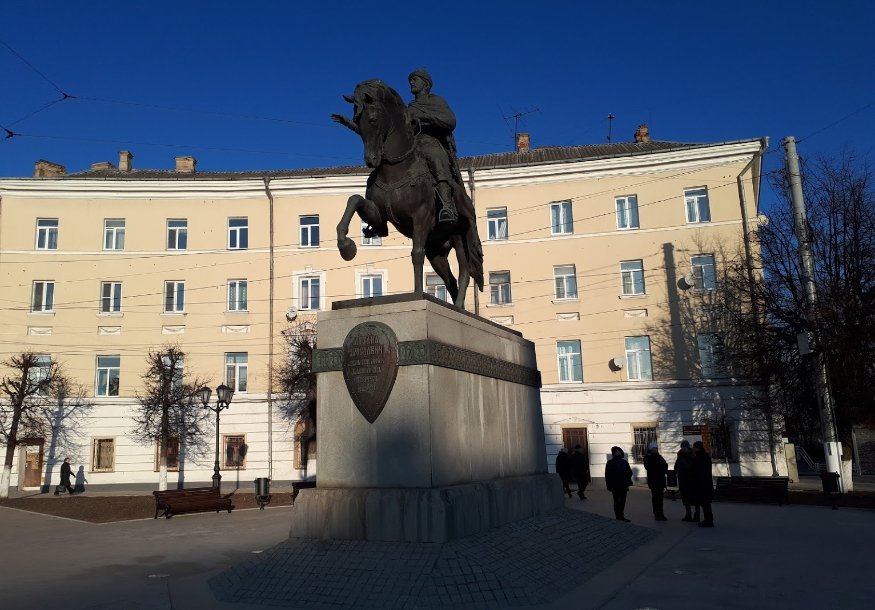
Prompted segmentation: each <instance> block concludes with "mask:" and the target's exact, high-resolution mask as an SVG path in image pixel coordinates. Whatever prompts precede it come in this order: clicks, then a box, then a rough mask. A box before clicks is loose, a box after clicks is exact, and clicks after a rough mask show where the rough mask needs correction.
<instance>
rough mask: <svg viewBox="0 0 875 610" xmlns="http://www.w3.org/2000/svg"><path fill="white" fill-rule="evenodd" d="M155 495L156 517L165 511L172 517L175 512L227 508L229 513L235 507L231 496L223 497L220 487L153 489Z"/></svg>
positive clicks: (168, 516)
mask: <svg viewBox="0 0 875 610" xmlns="http://www.w3.org/2000/svg"><path fill="white" fill-rule="evenodd" d="M152 495H154V496H155V518H156V519H157V518H158V513H160V512H161V511H162V510H163V511H164V516H165V517H166V518H167V519H170V517H172V516H173V515H175V514H180V513H193V512H202V511H208V510H215V511H216V512H219V511H220V510H227V511H228V512H229V513H230V512H231V511H232V510H233V509H234V506H233V505H232V504H231V498H226V497H225V498H223V497H222V495H221V493H220V492H219V490H218V488H215V487H192V488H190V489H168V490H166V491H153V492H152Z"/></svg>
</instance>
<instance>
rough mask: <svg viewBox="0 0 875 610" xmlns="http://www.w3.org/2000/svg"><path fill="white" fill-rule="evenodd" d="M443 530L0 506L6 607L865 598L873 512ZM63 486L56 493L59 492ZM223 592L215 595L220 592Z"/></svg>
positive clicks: (645, 509)
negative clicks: (112, 519) (110, 515)
mask: <svg viewBox="0 0 875 610" xmlns="http://www.w3.org/2000/svg"><path fill="white" fill-rule="evenodd" d="M587 495H588V496H589V499H587V500H585V501H580V500H578V499H577V498H576V497H575V498H574V499H573V500H568V501H567V505H566V506H567V509H566V510H565V511H559V512H557V513H555V514H553V515H551V516H548V517H545V518H543V519H541V520H538V519H534V520H527V521H524V522H520V523H518V524H513V525H511V526H507V527H505V528H499V529H496V530H492V531H491V532H486V533H484V534H481V535H478V536H475V537H471V538H466V539H462V540H456V541H452V542H450V543H447V544H444V545H404V544H392V543H363V542H315V541H289V540H288V539H287V536H288V529H289V519H290V517H291V510H290V509H289V508H287V507H279V508H269V509H268V510H265V511H258V510H246V511H235V512H234V513H233V514H231V515H228V514H225V513H223V514H213V513H207V514H200V515H189V516H179V517H175V518H173V519H170V520H165V519H158V520H152V519H146V520H141V521H132V522H124V523H110V524H102V525H97V524H89V523H82V522H78V521H70V520H66V519H61V518H57V517H49V516H45V515H38V514H32V513H25V512H21V511H16V510H11V509H7V508H0V536H2V540H3V542H4V552H3V553H2V554H0V584H2V588H3V593H2V595H3V600H4V606H5V607H11V608H18V607H30V608H54V607H58V608H66V609H80V608H81V609H85V608H92V609H110V608H112V609H118V608H125V610H135V609H141V608H142V609H146V608H148V609H150V610H151V609H168V610H170V609H172V610H198V609H204V608H217V609H223V610H224V609H229V610H230V609H236V610H248V609H254V608H269V607H274V608H275V607H292V608H301V609H304V608H327V607H333V608H341V607H349V608H369V607H370V608H376V607H380V608H392V607H395V608H437V607H447V608H521V607H524V608H534V609H537V610H548V609H549V610H553V609H556V610H558V609H560V608H561V609H568V608H605V609H630V610H631V609H637V608H659V609H662V610H668V609H673V608H701V607H710V608H766V607H768V608H815V607H816V608H868V607H870V605H871V599H875V582H873V579H872V578H871V574H872V570H873V567H875V560H873V548H875V546H873V545H875V511H865V510H856V509H841V510H837V511H833V510H830V509H829V508H824V507H814V506H793V505H791V506H784V507H777V506H772V505H752V504H731V503H724V504H716V505H715V516H716V522H717V527H716V528H714V529H713V530H709V529H700V528H697V527H695V526H694V525H692V524H688V523H683V522H681V521H680V517H681V516H682V507H681V506H680V503H679V502H675V503H673V502H671V501H666V514H667V515H668V516H669V517H671V519H670V520H669V521H668V522H665V523H656V522H654V521H653V518H652V515H650V514H649V510H650V507H649V494H648V492H647V491H646V490H644V489H637V488H636V489H633V490H632V491H631V492H630V494H629V506H628V511H627V515H628V516H629V517H630V518H631V519H632V521H633V523H631V524H623V523H619V522H616V521H614V520H613V519H610V518H609V517H610V513H611V507H610V497H609V495H608V494H607V493H606V492H604V491H602V490H592V491H590V492H588V493H587ZM63 500H64V498H61V499H59V501H63ZM220 600H221V601H220Z"/></svg>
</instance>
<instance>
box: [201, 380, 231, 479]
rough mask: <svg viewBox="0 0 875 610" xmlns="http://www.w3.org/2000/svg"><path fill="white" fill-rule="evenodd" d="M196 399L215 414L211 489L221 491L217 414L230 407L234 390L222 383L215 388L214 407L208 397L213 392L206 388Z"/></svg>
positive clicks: (202, 389)
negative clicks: (213, 462) (214, 457)
mask: <svg viewBox="0 0 875 610" xmlns="http://www.w3.org/2000/svg"><path fill="white" fill-rule="evenodd" d="M197 393H198V397H199V398H200V399H201V403H202V404H203V406H204V408H205V409H209V410H210V411H212V412H213V413H215V414H216V463H215V464H214V465H213V487H215V488H216V489H219V490H221V489H222V475H221V474H219V413H221V412H222V411H224V410H225V409H227V408H228V407H230V406H231V398H232V397H233V396H234V390H232V389H231V388H229V387H228V386H226V385H225V384H224V383H223V384H222V385H220V386H219V387H218V388H216V406H215V407H214V406H211V405H210V396H211V395H212V393H213V391H212V390H211V389H210V388H208V387H203V388H201V389H200V390H198V392H197Z"/></svg>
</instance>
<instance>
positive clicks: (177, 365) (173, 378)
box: [161, 356, 185, 392]
mask: <svg viewBox="0 0 875 610" xmlns="http://www.w3.org/2000/svg"><path fill="white" fill-rule="evenodd" d="M161 364H162V365H163V366H164V371H165V374H166V372H167V371H169V372H170V388H171V390H172V391H173V392H175V391H177V390H179V389H180V388H181V387H182V381H183V379H184V378H185V361H184V360H183V359H182V358H180V359H178V360H177V361H176V362H172V361H171V360H170V358H169V357H167V356H161ZM171 366H173V370H170V367H171Z"/></svg>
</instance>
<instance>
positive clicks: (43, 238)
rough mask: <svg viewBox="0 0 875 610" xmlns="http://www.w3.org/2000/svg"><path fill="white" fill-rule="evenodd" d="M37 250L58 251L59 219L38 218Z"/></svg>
mask: <svg viewBox="0 0 875 610" xmlns="http://www.w3.org/2000/svg"><path fill="white" fill-rule="evenodd" d="M36 248H37V250H57V249H58V219H57V218H37V220H36Z"/></svg>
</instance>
